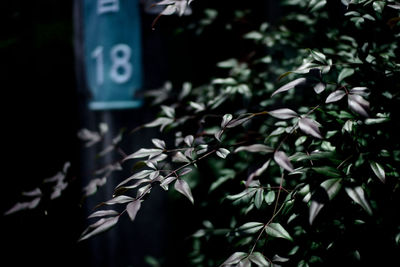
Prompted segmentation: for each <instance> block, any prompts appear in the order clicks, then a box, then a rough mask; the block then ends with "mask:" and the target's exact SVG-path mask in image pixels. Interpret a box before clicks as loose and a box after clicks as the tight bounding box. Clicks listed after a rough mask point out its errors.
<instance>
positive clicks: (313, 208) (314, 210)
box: [308, 200, 324, 225]
mask: <svg viewBox="0 0 400 267" xmlns="http://www.w3.org/2000/svg"><path fill="white" fill-rule="evenodd" d="M323 207H324V204H323V203H319V202H318V201H315V200H312V201H311V204H310V208H309V216H308V221H309V223H310V225H311V224H312V223H313V222H314V219H315V217H317V215H318V213H319V212H320V211H321V209H322V208H323Z"/></svg>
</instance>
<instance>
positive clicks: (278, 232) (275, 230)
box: [265, 223, 293, 241]
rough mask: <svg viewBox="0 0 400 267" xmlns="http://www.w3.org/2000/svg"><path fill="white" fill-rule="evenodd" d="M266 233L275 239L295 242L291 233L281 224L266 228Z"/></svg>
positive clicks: (273, 224)
mask: <svg viewBox="0 0 400 267" xmlns="http://www.w3.org/2000/svg"><path fill="white" fill-rule="evenodd" d="M265 232H266V233H267V234H268V235H270V236H273V237H277V238H284V239H287V240H289V241H293V238H292V237H291V236H290V235H289V233H288V232H287V231H286V230H285V228H283V227H282V225H280V224H279V223H270V224H269V225H268V226H267V227H266V228H265Z"/></svg>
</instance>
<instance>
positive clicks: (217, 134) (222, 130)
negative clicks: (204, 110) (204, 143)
mask: <svg viewBox="0 0 400 267" xmlns="http://www.w3.org/2000/svg"><path fill="white" fill-rule="evenodd" d="M223 133H224V129H221V130H219V131H218V132H216V133H215V134H214V136H215V139H217V140H218V141H219V142H221V136H222V134H223Z"/></svg>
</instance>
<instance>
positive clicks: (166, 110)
mask: <svg viewBox="0 0 400 267" xmlns="http://www.w3.org/2000/svg"><path fill="white" fill-rule="evenodd" d="M161 109H162V111H163V112H164V114H165V115H167V117H169V118H174V117H175V109H174V108H172V107H168V106H164V105H161Z"/></svg>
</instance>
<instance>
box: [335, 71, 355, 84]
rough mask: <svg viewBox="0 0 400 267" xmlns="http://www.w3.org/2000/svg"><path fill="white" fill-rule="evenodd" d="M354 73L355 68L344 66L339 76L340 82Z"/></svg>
mask: <svg viewBox="0 0 400 267" xmlns="http://www.w3.org/2000/svg"><path fill="white" fill-rule="evenodd" d="M353 74H354V69H349V68H344V69H342V70H341V71H340V73H339V76H338V83H340V82H341V81H343V80H344V79H346V78H347V77H350V76H351V75H353Z"/></svg>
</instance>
